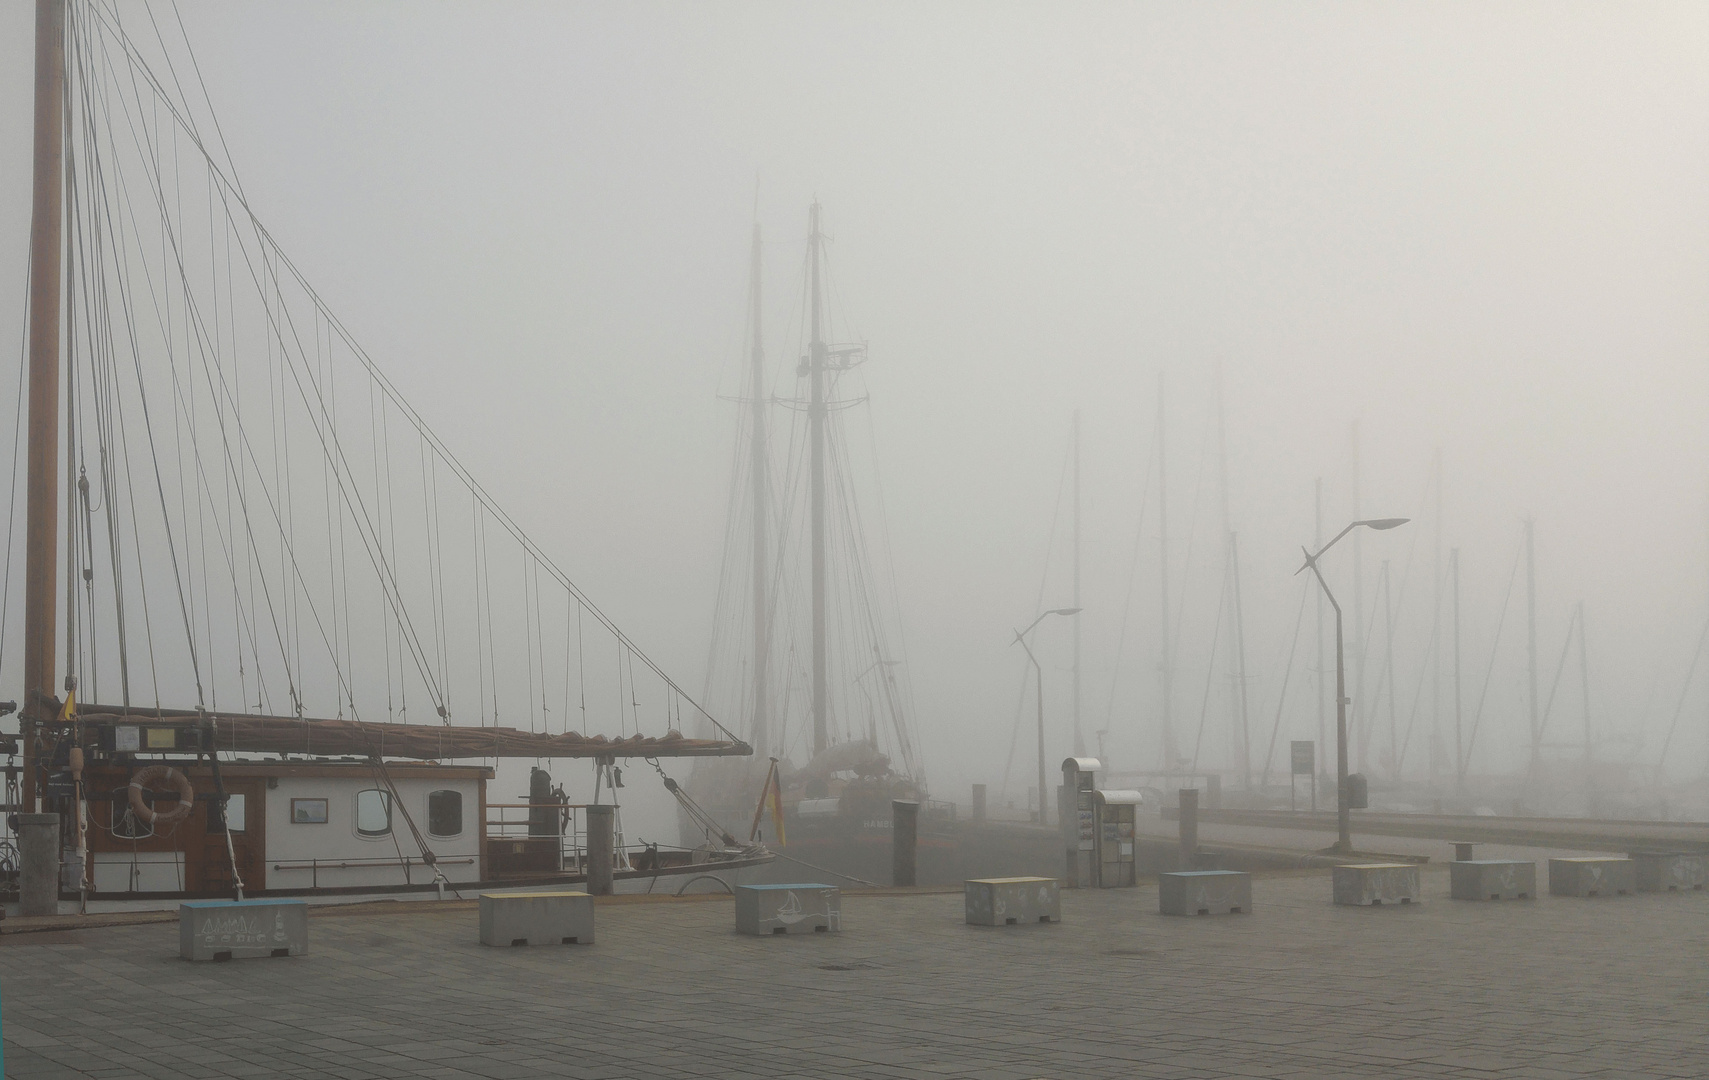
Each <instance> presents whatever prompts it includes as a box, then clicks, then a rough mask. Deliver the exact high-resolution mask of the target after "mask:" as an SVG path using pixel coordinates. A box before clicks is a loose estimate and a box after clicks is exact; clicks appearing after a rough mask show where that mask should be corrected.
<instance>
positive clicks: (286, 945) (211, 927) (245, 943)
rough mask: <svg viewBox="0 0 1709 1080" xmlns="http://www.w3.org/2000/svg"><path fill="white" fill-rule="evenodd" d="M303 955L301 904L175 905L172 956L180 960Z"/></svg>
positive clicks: (305, 930) (305, 919) (304, 909)
mask: <svg viewBox="0 0 1709 1080" xmlns="http://www.w3.org/2000/svg"><path fill="white" fill-rule="evenodd" d="M308 951H309V905H308V903H307V902H306V901H303V900H241V901H239V900H190V901H186V902H185V903H182V904H179V905H178V955H179V956H181V957H183V958H184V959H186V960H240V959H245V958H248V957H256V956H302V955H303V954H304V953H306V952H308Z"/></svg>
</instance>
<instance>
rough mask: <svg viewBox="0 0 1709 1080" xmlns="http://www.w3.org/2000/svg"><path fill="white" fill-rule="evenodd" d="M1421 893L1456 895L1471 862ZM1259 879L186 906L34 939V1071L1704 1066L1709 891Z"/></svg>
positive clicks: (1244, 1071) (20, 1004)
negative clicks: (556, 934)
mask: <svg viewBox="0 0 1709 1080" xmlns="http://www.w3.org/2000/svg"><path fill="white" fill-rule="evenodd" d="M1423 886H1424V892H1425V895H1426V897H1427V898H1439V899H1445V898H1446V896H1447V894H1448V876H1447V873H1446V872H1445V870H1444V869H1443V868H1441V867H1439V866H1436V867H1426V868H1425V871H1424V882H1423ZM1262 888H1263V892H1264V899H1265V903H1264V905H1263V906H1262V907H1261V908H1260V909H1259V910H1258V911H1257V912H1255V913H1254V914H1252V915H1251V916H1249V917H1246V918H1243V919H1240V920H1234V921H1227V920H1218V921H1216V922H1215V923H1214V924H1212V922H1211V921H1210V920H1182V919H1170V918H1166V917H1163V916H1160V915H1159V914H1157V897H1156V887H1155V886H1154V885H1148V886H1142V887H1140V888H1138V889H1124V890H1109V891H1106V890H1069V891H1065V892H1064V893H1063V895H1062V906H1063V909H1064V911H1063V915H1064V919H1063V922H1062V923H1061V924H1060V925H1056V926H1050V927H1041V928H1039V929H1040V931H1041V932H1038V933H1027V934H1001V935H997V934H992V933H990V932H988V931H987V932H981V931H980V930H979V929H978V928H974V927H968V926H967V925H965V921H964V920H965V913H964V910H963V898H962V896H961V895H960V894H959V893H957V894H948V895H943V894H937V895H933V894H913V895H903V896H887V897H874V896H865V895H862V894H860V893H845V894H844V898H843V906H844V911H845V914H846V916H847V919H848V923H847V925H849V926H854V927H857V929H854V930H845V931H844V932H843V933H842V934H840V935H811V936H803V937H802V938H799V939H797V940H795V941H792V942H790V947H789V948H787V949H779V948H775V947H769V946H771V945H773V943H771V942H768V941H764V940H756V939H753V938H749V937H743V936H739V935H737V934H735V933H733V932H732V931H731V929H730V927H731V924H732V921H733V920H732V911H731V907H730V904H729V902H728V901H722V902H720V901H702V902H697V903H692V904H670V903H662V904H623V903H618V904H612V905H609V906H603V905H602V906H601V908H600V913H599V919H600V942H599V944H598V945H596V946H592V947H589V948H586V949H581V948H578V949H574V950H564V949H503V950H495V949H483V948H482V947H481V946H480V945H478V944H477V943H475V942H474V941H473V935H472V930H471V928H472V926H473V925H474V918H475V913H474V912H473V911H472V910H449V911H447V910H443V909H436V908H432V907H430V906H428V905H399V907H400V910H399V911H397V912H396V913H391V914H387V915H384V916H378V915H356V914H347V915H327V916H322V917H317V918H316V919H315V920H314V925H313V928H312V930H313V933H314V937H315V945H316V947H315V951H314V952H312V953H310V954H309V955H307V956H302V957H291V958H284V959H278V960H268V961H266V962H265V963H263V962H256V963H253V964H230V965H217V966H215V965H208V966H202V965H191V964H187V963H184V962H182V961H179V960H177V959H176V958H175V957H174V956H173V945H174V939H173V931H174V930H175V927H173V926H171V925H170V924H166V925H139V926H126V927H113V928H108V929H97V930H88V931H78V932H76V933H75V934H70V935H66V938H68V939H69V941H66V940H63V939H60V940H57V941H56V943H43V944H39V945H36V944H28V943H23V944H19V943H8V945H7V948H6V950H5V961H6V963H5V966H4V978H5V981H6V998H5V1001H6V1014H5V1021H6V1023H5V1036H6V1064H7V1074H8V1076H9V1077H17V1078H21V1080H50V1078H52V1080H57V1078H60V1077H74V1076H92V1077H99V1078H102V1080H105V1078H107V1077H112V1078H115V1080H117V1078H120V1077H123V1078H125V1080H132V1078H136V1077H154V1076H159V1077H162V1078H165V1077H169V1076H170V1077H175V1078H176V1077H202V1076H209V1077H213V1076H224V1077H295V1076H302V1077H335V1078H341V1080H390V1078H392V1077H403V1076H419V1077H431V1078H434V1080H477V1078H484V1080H530V1078H534V1077H542V1078H544V1077H572V1078H583V1080H627V1078H631V1077H641V1076H646V1077H661V1078H671V1077H683V1078H695V1077H721V1078H722V1077H743V1076H755V1077H758V1076H766V1077H778V1076H789V1077H825V1078H838V1080H841V1078H853V1077H873V1078H879V1077H883V1078H887V1080H904V1078H916V1077H918V1078H926V1080H941V1078H952V1077H972V1078H988V1080H1035V1078H1044V1077H1050V1078H1061V1077H1076V1078H1078V1077H1086V1078H1093V1080H1095V1078H1101V1077H1122V1078H1124V1080H1127V1078H1137V1080H1166V1078H1173V1077H1208V1076H1227V1077H1243V1078H1244V1077H1252V1078H1260V1077H1264V1078H1305V1077H1325V1076H1337V1077H1341V1076H1346V1077H1367V1076H1368V1077H1379V1076H1381V1077H1406V1078H1470V1077H1480V1078H1497V1080H1543V1078H1547V1077H1594V1076H1597V1075H1603V1076H1608V1077H1616V1076H1618V1077H1621V1078H1624V1080H1632V1078H1651V1077H1656V1078H1661V1077H1691V1076H1700V1075H1702V1068H1701V1063H1702V1062H1703V1061H1705V1060H1709V992H1706V991H1705V990H1704V989H1703V987H1704V986H1705V985H1706V984H1709V980H1706V979H1705V978H1704V977H1703V969H1702V964H1703V960H1702V958H1703V957H1704V956H1705V955H1709V892H1693V891H1683V892H1674V893H1660V894H1644V895H1642V896H1638V897H1633V898H1631V899H1630V900H1627V901H1623V910H1624V911H1626V912H1627V914H1628V915H1629V916H1630V917H1625V918H1621V919H1618V920H1611V919H1609V918H1607V917H1606V915H1605V914H1604V913H1603V912H1604V910H1605V909H1602V908H1601V906H1600V905H1588V904H1585V903H1583V902H1574V901H1570V900H1555V899H1552V898H1548V897H1543V898H1540V899H1538V900H1536V901H1533V902H1529V903H1527V904H1526V905H1523V906H1520V905H1502V904H1495V905H1490V904H1448V903H1426V904H1423V905H1418V906H1415V907H1413V908H1408V909H1406V912H1405V915H1404V916H1403V917H1400V918H1394V917H1379V918H1372V917H1369V916H1371V915H1372V914H1373V913H1372V912H1370V911H1368V910H1366V909H1363V908H1348V907H1340V908H1338V907H1334V906H1332V905H1328V904H1325V903H1324V902H1323V877H1322V874H1321V872H1312V873H1305V874H1299V875H1292V874H1283V875H1277V876H1270V877H1265V878H1263V879H1262ZM1624 905H1629V907H1626V906H1624ZM1384 914H1385V915H1386V916H1394V915H1397V914H1399V913H1398V912H1386V913H1384ZM1592 973H1594V977H1592ZM163 998H169V999H170V1000H171V1001H172V1002H173V1007H172V1008H169V1009H154V1010H150V1011H149V1012H148V1013H147V1015H146V1018H143V1017H142V1016H141V1015H140V1014H138V1013H136V1012H128V1013H127V1012H123V1011H117V1012H116V1011H114V1010H113V1009H110V1008H108V1007H107V1006H108V1005H110V1004H112V1003H114V1002H126V1001H130V1002H147V1001H158V1000H161V999H163ZM1160 1000H1167V1001H1168V1002H1169V1008H1167V1009H1160V1008H1158V1007H1157V1003H1158V1001H1160Z"/></svg>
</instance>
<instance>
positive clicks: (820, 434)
mask: <svg viewBox="0 0 1709 1080" xmlns="http://www.w3.org/2000/svg"><path fill="white" fill-rule="evenodd" d="M820 244H821V238H820V236H819V204H818V203H814V204H813V208H812V210H811V211H809V212H808V240H807V260H808V262H809V264H810V265H811V277H812V306H813V314H812V324H813V336H812V342H811V346H810V347H811V350H812V351H811V355H810V356H809V357H808V360H807V368H808V376H809V379H810V381H811V382H812V391H813V396H812V399H811V401H810V403H809V405H808V408H807V427H808V430H809V432H810V435H811V439H812V444H813V445H812V459H813V460H812V468H813V753H814V754H815V755H817V754H820V753H823V752H824V750H825V747H826V746H827V745H828V744H829V743H830V733H829V732H828V731H827V730H826V726H825V708H826V701H825V411H826V406H825V337H824V330H823V328H822V327H821V326H820V325H819V307H820V304H819V247H820Z"/></svg>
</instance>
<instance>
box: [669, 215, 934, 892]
mask: <svg viewBox="0 0 1709 1080" xmlns="http://www.w3.org/2000/svg"><path fill="white" fill-rule="evenodd" d="M805 246H806V253H805V260H804V263H803V265H802V278H801V284H802V294H801V295H802V299H803V305H802V306H803V311H802V317H801V320H800V323H799V324H798V325H799V326H800V327H801V332H802V336H803V341H802V348H801V350H800V353H799V356H800V359H799V362H798V363H797V364H796V365H795V370H794V375H795V383H796V387H795V392H794V393H793V394H789V395H779V396H773V395H772V394H771V393H770V392H769V390H768V372H767V368H766V350H765V348H764V345H763V339H764V330H765V328H764V325H763V323H762V314H763V306H762V303H761V298H760V294H761V287H762V265H761V264H762V256H763V246H762V244H761V242H760V234H759V228H758V226H756V227H755V229H754V233H753V240H752V252H751V256H750V266H749V296H748V301H747V316H748V318H747V336H746V340H745V342H744V349H743V356H744V358H745V361H746V365H745V370H744V373H743V377H742V381H741V385H742V386H743V395H742V397H741V398H740V401H741V405H742V411H741V417H742V421H741V427H742V430H740V431H739V432H738V435H737V446H738V455H737V461H736V465H735V468H733V470H732V483H733V484H734V485H735V489H734V491H733V496H732V499H731V503H730V506H731V513H730V517H729V519H728V521H727V525H726V531H725V558H724V572H723V573H722V575H721V581H722V582H723V585H722V587H721V589H720V593H719V598H718V603H717V611H716V616H715V619H714V627H713V638H712V647H711V651H710V654H709V658H708V678H707V688H706V691H705V693H704V694H703V697H704V698H705V699H707V700H709V701H711V700H716V701H718V702H720V704H721V705H725V706H731V707H727V708H726V709H725V711H727V712H729V713H730V714H731V715H742V716H745V717H747V718H748V723H749V725H750V726H749V729H748V730H747V731H746V732H744V733H743V735H744V737H745V738H746V739H747V741H748V742H750V743H751V744H752V745H753V746H754V748H755V757H754V758H753V759H752V761H751V763H749V764H742V763H737V762H729V763H718V762H703V763H701V764H700V765H698V766H697V767H696V771H695V781H694V782H695V785H696V787H697V788H698V789H699V790H701V791H702V792H703V793H705V794H704V800H703V801H707V802H708V806H709V808H712V807H716V809H714V810H713V812H712V814H711V816H712V817H713V818H715V819H717V820H720V821H740V822H742V823H743V824H744V825H748V826H749V827H750V831H751V836H750V837H749V838H750V839H753V840H756V841H759V840H763V841H764V842H765V843H766V845H767V846H768V847H769V848H771V849H772V850H774V851H778V852H780V853H781V854H782V855H783V857H784V858H785V859H786V860H787V859H789V858H791V857H794V858H796V859H798V860H806V861H808V862H810V863H812V864H813V865H815V866H823V867H827V868H828V869H830V870H833V871H837V872H841V873H845V874H847V875H849V876H850V877H852V878H853V879H855V880H869V879H875V878H879V877H887V875H888V858H889V856H888V844H889V834H888V828H889V824H890V813H891V811H890V802H891V801H892V800H893V799H911V800H925V799H926V789H925V782H924V777H923V775H922V772H921V768H920V762H919V759H918V754H917V751H916V738H915V734H914V732H913V729H912V722H911V717H910V715H909V708H908V705H907V702H908V693H907V690H906V684H907V672H906V670H905V664H904V660H905V658H904V657H903V656H902V655H901V650H900V648H899V643H900V637H899V630H898V625H899V624H898V619H899V613H898V612H896V611H895V610H894V603H893V599H894V596H895V593H894V590H890V589H886V588H884V587H881V585H880V576H879V573H878V569H879V568H877V567H875V566H874V564H873V562H874V560H873V557H872V556H873V553H874V552H875V551H877V550H882V549H881V548H880V547H879V546H878V544H877V543H875V541H874V539H873V538H872V537H871V536H869V535H868V531H867V528H866V522H867V521H868V520H870V519H867V518H864V517H863V515H862V513H861V507H862V501H861V489H862V486H863V481H864V480H865V479H866V477H867V476H870V475H871V472H870V471H869V472H868V473H866V474H861V473H860V471H859V466H860V465H861V464H862V463H861V462H858V461H856V459H855V455H854V454H853V453H852V452H851V449H850V446H849V441H848V438H847V434H846V430H845V427H844V425H843V423H842V421H841V417H842V415H843V414H844V413H845V412H846V411H847V410H849V409H851V408H855V407H857V406H861V405H863V404H864V403H865V400H866V399H865V397H864V396H863V395H859V394H856V393H854V392H853V391H852V390H850V389H849V388H848V387H847V386H846V376H848V375H849V373H850V372H852V371H853V370H854V369H855V368H857V367H858V366H859V365H860V364H861V363H862V362H863V361H864V359H865V357H866V348H865V345H864V344H861V343H846V344H844V343H837V342H836V340H835V339H834V338H833V337H832V333H831V318H830V308H831V304H830V299H831V290H830V288H829V277H828V273H827V260H826V248H827V246H828V245H827V238H826V235H825V232H824V228H823V224H822V217H821V210H820V207H819V205H818V204H817V203H815V204H813V205H812V207H811V208H810V209H809V211H808V220H807V238H806V245H805ZM774 415H777V416H788V417H793V421H792V422H791V423H790V424H789V425H787V426H786V427H784V428H783V429H782V433H781V436H782V437H780V436H779V434H778V431H777V429H774V428H773V426H772V423H771V419H772V417H773V416H774ZM774 476H775V477H778V478H780V479H779V482H778V483H776V484H774V482H773V477H774ZM880 520H881V519H880ZM803 548H804V549H805V551H804V552H803ZM803 577H804V578H805V579H806V580H805V581H804V582H803V581H802V578H803ZM802 585H805V589H803V588H801V586H802ZM803 593H805V595H802V594H803ZM737 612H742V615H740V616H738V615H737ZM744 624H745V625H744ZM892 642H896V643H897V645H896V646H893V645H892ZM738 675H739V676H740V677H739V678H738ZM738 695H739V697H740V700H739V702H738ZM770 758H776V759H777V761H776V768H775V772H774V771H773V769H772V767H771V764H772V763H771V762H770V761H769V760H768V759H770ZM774 784H775V786H776V789H777V791H778V795H779V798H778V806H779V807H781V810H782V814H781V817H779V816H778V815H777V814H776V813H774V812H771V810H770V809H768V812H767V813H763V814H756V813H755V809H756V807H757V806H758V805H759V803H760V800H761V794H762V791H767V790H770V787H769V785H774ZM714 791H716V795H714V794H713V792H714ZM952 812H953V811H952V810H951V809H949V808H944V807H938V808H936V809H935V810H934V808H933V807H932V806H931V804H930V803H929V801H927V807H926V813H925V814H924V815H923V817H922V840H921V844H922V848H921V851H922V854H921V862H922V872H925V870H924V867H925V865H926V864H927V863H928V862H929V861H930V859H931V851H932V845H933V844H934V843H937V842H939V841H937V840H934V839H933V832H934V828H935V826H934V824H933V822H934V820H938V821H939V823H942V821H943V820H946V819H947V816H948V815H949V814H950V813H952ZM934 813H936V814H937V815H938V818H937V819H934V818H933V816H932V815H933V814H934ZM681 820H682V825H683V838H682V842H683V844H684V845H685V846H691V845H695V844H701V843H705V842H707V841H708V840H713V839H716V837H715V836H713V835H712V833H711V832H710V831H709V830H707V829H706V828H705V826H704V824H703V823H699V822H696V821H693V820H691V819H690V818H689V817H688V816H687V815H684V816H683V817H682V819H681ZM780 826H781V828H780ZM937 831H938V832H940V833H942V832H944V830H942V829H938V830H937ZM779 833H781V834H782V835H781V836H780V835H779ZM780 841H781V843H780ZM943 842H944V843H947V842H948V841H947V840H946V841H943ZM780 872H785V873H787V871H780Z"/></svg>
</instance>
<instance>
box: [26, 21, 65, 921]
mask: <svg viewBox="0 0 1709 1080" xmlns="http://www.w3.org/2000/svg"><path fill="white" fill-rule="evenodd" d="M35 105H36V108H35V155H34V163H35V171H34V176H33V179H32V201H31V205H30V361H29V363H30V375H29V380H30V390H29V393H30V417H29V475H28V482H27V495H26V502H25V524H24V700H23V709H22V710H20V713H19V720H20V732H21V734H22V738H21V739H20V741H21V742H22V743H23V757H24V761H23V766H24V790H23V799H24V811H25V812H26V813H29V812H34V811H35V810H36V809H37V797H38V793H37V791H36V763H35V759H36V754H35V741H36V739H35V727H36V725H37V724H39V723H44V722H46V721H47V720H49V719H51V718H52V713H51V711H50V710H49V708H48V707H46V706H43V705H40V704H38V699H39V698H44V697H45V698H52V697H53V696H54V694H53V669H54V641H53V638H54V627H55V621H56V620H55V610H54V580H55V578H56V577H57V576H58V552H57V551H56V550H55V543H56V541H57V540H58V536H59V522H58V520H57V518H58V516H59V461H58V457H57V454H58V451H59V317H60V310H59V307H60V251H61V223H60V215H61V205H62V200H63V198H64V188H63V172H64V170H63V153H64V141H65V126H64V125H65V5H64V3H63V0H36V97H35ZM55 851H56V852H57V851H58V842H57V840H56V841H55ZM53 881H54V885H55V888H57V887H58V882H59V875H58V874H57V873H56V874H54V875H53Z"/></svg>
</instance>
